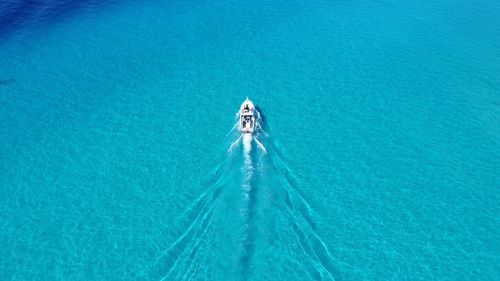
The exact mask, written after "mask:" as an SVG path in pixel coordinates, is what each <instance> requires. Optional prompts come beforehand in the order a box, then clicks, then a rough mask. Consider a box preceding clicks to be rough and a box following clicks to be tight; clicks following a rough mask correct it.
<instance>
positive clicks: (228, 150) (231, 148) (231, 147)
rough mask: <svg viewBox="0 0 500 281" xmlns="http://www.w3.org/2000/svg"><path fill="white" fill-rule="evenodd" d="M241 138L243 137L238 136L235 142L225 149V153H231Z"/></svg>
mask: <svg viewBox="0 0 500 281" xmlns="http://www.w3.org/2000/svg"><path fill="white" fill-rule="evenodd" d="M242 136H243V135H241V136H239V137H238V138H237V139H236V140H235V141H233V143H231V145H230V146H229V148H228V149H227V153H231V152H232V151H233V149H234V148H235V147H236V146H237V145H238V144H239V143H240V141H241V137H242Z"/></svg>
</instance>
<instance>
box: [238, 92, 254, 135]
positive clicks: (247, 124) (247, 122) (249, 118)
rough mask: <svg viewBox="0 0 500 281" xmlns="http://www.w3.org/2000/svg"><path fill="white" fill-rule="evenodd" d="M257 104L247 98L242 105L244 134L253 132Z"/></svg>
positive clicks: (242, 131) (241, 129) (241, 130)
mask: <svg viewBox="0 0 500 281" xmlns="http://www.w3.org/2000/svg"><path fill="white" fill-rule="evenodd" d="M254 113H255V106H254V105H253V102H252V101H251V100H249V99H248V97H247V99H246V100H245V101H244V102H243V103H242V104H241V106H240V132H241V133H242V134H253V131H254V128H255V116H254Z"/></svg>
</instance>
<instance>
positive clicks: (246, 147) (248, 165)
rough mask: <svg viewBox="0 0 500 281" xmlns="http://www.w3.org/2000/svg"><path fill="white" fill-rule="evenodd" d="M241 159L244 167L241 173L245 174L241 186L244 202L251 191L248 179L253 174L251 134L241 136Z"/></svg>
mask: <svg viewBox="0 0 500 281" xmlns="http://www.w3.org/2000/svg"><path fill="white" fill-rule="evenodd" d="M242 136H243V157H244V166H243V173H244V174H245V179H244V182H243V185H242V189H243V191H244V192H243V194H244V196H245V200H248V199H249V192H250V190H251V186H250V179H251V178H252V174H253V164H252V157H251V155H250V152H251V151H252V135H251V134H243V135H242Z"/></svg>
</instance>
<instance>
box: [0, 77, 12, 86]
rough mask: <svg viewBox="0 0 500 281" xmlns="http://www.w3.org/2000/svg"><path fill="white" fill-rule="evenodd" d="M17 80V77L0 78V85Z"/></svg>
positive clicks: (7, 84)
mask: <svg viewBox="0 0 500 281" xmlns="http://www.w3.org/2000/svg"><path fill="white" fill-rule="evenodd" d="M14 82H16V79H13V78H9V79H0V87H2V86H9V85H10V84H12V83H14Z"/></svg>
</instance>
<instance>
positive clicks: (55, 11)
mask: <svg viewBox="0 0 500 281" xmlns="http://www.w3.org/2000/svg"><path fill="white" fill-rule="evenodd" d="M121 2H124V1H121V0H106V1H98V0H6V1H0V37H6V36H7V35H10V34H12V33H14V32H16V31H19V30H22V29H25V28H28V29H29V28H33V27H39V26H43V25H47V24H52V23H56V22H59V21H62V20H64V19H67V18H69V17H71V16H73V15H75V14H77V13H78V12H82V11H87V12H89V11H92V10H96V9H101V8H103V7H106V6H111V5H115V4H118V3H121Z"/></svg>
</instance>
